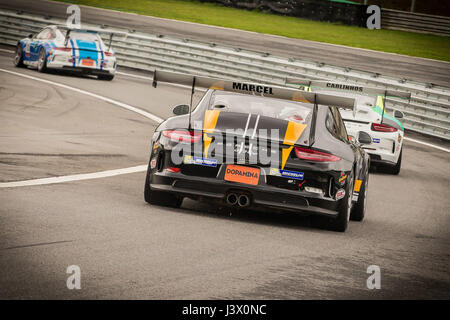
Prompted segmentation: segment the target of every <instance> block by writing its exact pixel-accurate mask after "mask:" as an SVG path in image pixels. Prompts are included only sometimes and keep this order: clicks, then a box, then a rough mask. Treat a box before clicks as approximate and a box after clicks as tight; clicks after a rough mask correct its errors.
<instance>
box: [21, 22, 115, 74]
mask: <svg viewBox="0 0 450 320" xmlns="http://www.w3.org/2000/svg"><path fill="white" fill-rule="evenodd" d="M101 33H105V34H108V35H109V36H110V41H109V45H108V46H106V45H105V44H104V43H103V40H102V38H101V37H100V34H101ZM114 34H116V33H114V32H108V31H105V30H91V29H70V28H66V27H64V26H56V25H51V26H47V27H45V28H43V29H42V30H41V31H39V32H38V33H37V34H34V35H33V34H30V35H29V36H28V37H27V38H25V39H22V40H20V41H18V43H17V47H16V55H15V57H14V64H15V65H16V66H17V67H24V66H30V67H34V68H37V69H38V71H40V72H44V71H45V70H46V69H62V70H68V71H76V72H82V73H86V74H93V75H97V76H98V78H99V79H104V80H112V79H113V78H114V74H115V72H116V68H117V62H116V57H115V54H114V51H113V50H112V49H111V40H112V36H113V35H114Z"/></svg>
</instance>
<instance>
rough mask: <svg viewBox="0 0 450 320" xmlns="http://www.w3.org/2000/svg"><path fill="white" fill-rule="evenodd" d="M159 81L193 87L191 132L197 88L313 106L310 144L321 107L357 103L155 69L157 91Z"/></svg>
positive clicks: (312, 140) (336, 97)
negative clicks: (193, 103)
mask: <svg viewBox="0 0 450 320" xmlns="http://www.w3.org/2000/svg"><path fill="white" fill-rule="evenodd" d="M158 82H165V83H174V84H179V85H185V86H188V87H191V102H190V105H189V129H191V112H192V97H193V94H194V91H195V88H196V87H201V88H206V89H213V90H223V91H229V92H236V93H241V94H248V95H257V96H263V97H268V98H277V99H284V100H290V101H298V102H305V103H310V104H314V108H313V115H312V119H313V120H312V122H311V124H312V128H311V130H310V144H311V145H312V143H313V142H314V134H315V121H316V117H317V108H318V105H325V106H336V107H341V108H344V109H354V108H355V103H356V100H355V99H354V98H348V97H341V96H337V95H330V94H322V93H312V92H305V91H300V90H297V89H291V88H286V87H279V86H273V85H266V84H258V83H250V82H246V81H241V80H222V79H215V78H209V77H204V76H196V75H189V74H183V73H175V72H167V71H158V70H155V71H154V73H153V87H154V88H156V87H157V85H158Z"/></svg>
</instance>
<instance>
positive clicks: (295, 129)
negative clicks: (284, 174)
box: [281, 121, 306, 169]
mask: <svg viewBox="0 0 450 320" xmlns="http://www.w3.org/2000/svg"><path fill="white" fill-rule="evenodd" d="M305 128H306V124H303V123H297V122H293V121H289V123H288V126H287V129H286V133H285V135H284V141H283V144H288V145H290V146H291V147H290V148H287V149H283V151H282V152H283V153H282V158H281V169H284V166H285V165H286V161H287V159H288V157H289V155H290V154H291V151H292V149H293V146H294V144H295V143H296V142H297V140H298V139H299V138H300V136H301V135H302V133H303V130H305Z"/></svg>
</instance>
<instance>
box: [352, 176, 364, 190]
mask: <svg viewBox="0 0 450 320" xmlns="http://www.w3.org/2000/svg"><path fill="white" fill-rule="evenodd" d="M361 184H362V180H358V179H357V180H355V187H354V188H353V191H356V192H359V190H360V189H361Z"/></svg>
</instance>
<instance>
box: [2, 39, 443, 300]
mask: <svg viewBox="0 0 450 320" xmlns="http://www.w3.org/2000/svg"><path fill="white" fill-rule="evenodd" d="M9 50H11V48H7V47H3V49H2V50H1V52H0V101H1V102H0V104H1V108H0V136H1V139H0V186H1V185H4V184H5V183H7V182H11V181H24V180H29V179H39V178H49V177H56V176H68V175H76V174H84V173H93V174H92V175H91V176H89V177H90V178H92V179H88V180H80V177H79V176H75V177H72V178H70V177H69V178H68V180H71V181H66V182H64V183H54V184H38V185H34V186H30V185H23V184H21V183H19V186H15V187H9V188H0V203H1V207H0V298H1V299H15V298H19V299H30V298H44V299H47V298H57V299H60V298H63V299H80V298H83V299H85V298H94V299H99V298H106V299H107V298H113V299H314V298H318V299H324V298H326V299H328V298H337V299H345V298H355V299H381V298H383V299H391V298H398V299H412V298H414V299H422V298H425V299H428V298H437V299H449V298H450V275H449V273H448V265H449V262H450V233H449V227H450V217H449V210H448V209H449V207H450V199H449V197H448V191H449V187H450V179H449V176H448V172H449V171H450V163H449V161H448V159H449V153H448V152H447V151H445V150H440V149H436V148H433V147H430V146H427V145H424V144H419V143H416V142H412V141H405V144H404V153H403V164H402V170H401V172H400V175H398V176H392V175H389V174H383V173H380V172H372V173H371V174H370V182H369V192H368V209H367V212H366V218H365V220H364V221H363V222H350V225H349V228H348V230H347V232H345V233H338V232H331V231H327V230H321V229H317V228H313V227H312V226H311V225H310V222H309V219H308V218H301V217H299V216H297V215H295V214H272V213H260V212H251V211H245V212H239V213H236V214H233V215H231V216H230V214H229V211H227V210H221V209H217V208H216V207H211V206H210V205H208V204H205V203H199V202H195V201H192V200H189V199H185V200H184V202H183V205H182V207H181V208H180V209H172V208H165V207H158V206H151V205H149V204H147V203H146V202H145V201H144V197H143V187H144V180H145V169H146V165H147V162H148V157H149V152H150V140H151V136H152V133H153V130H154V128H155V126H156V125H157V122H156V121H155V120H158V118H161V119H165V118H167V117H169V116H171V115H172V113H171V112H172V107H173V106H174V105H177V104H181V103H186V102H188V99H189V89H187V88H181V87H179V86H169V85H164V84H161V85H158V88H157V89H153V88H151V78H146V77H142V74H140V75H139V76H138V77H136V76H133V75H130V74H124V73H130V72H131V71H129V70H120V69H119V71H121V72H119V73H118V74H117V75H116V77H115V79H114V80H113V81H112V82H109V81H99V80H97V79H95V78H90V77H79V76H73V75H68V74H62V73H50V74H41V73H37V72H36V71H34V70H29V69H19V68H14V67H13V64H12V58H13V54H12V53H11V52H9ZM24 76H28V77H24ZM147 76H148V75H147ZM42 79H43V80H47V82H42V81H40V80H42ZM58 84H59V86H58ZM61 84H62V85H65V86H67V87H62V86H60V85H61ZM70 88H76V89H80V90H78V91H73V90H71V89H70ZM89 93H91V95H89ZM92 94H96V95H98V96H93V95H92ZM200 95H201V93H198V94H196V96H195V98H196V100H198V99H199V97H200ZM99 96H101V97H99ZM102 97H103V98H109V99H112V100H110V101H105V99H103V100H102V99H101V98H102ZM115 102H120V103H122V105H118V104H116V103H115ZM123 104H127V106H132V107H135V108H138V109H139V110H143V111H146V112H148V114H147V113H145V112H141V113H136V112H133V111H132V110H129V109H130V108H128V109H127V108H124V105H123ZM150 114H151V115H150ZM149 115H150V116H149ZM149 117H150V118H149ZM152 117H153V118H152ZM406 136H407V137H410V138H415V139H418V140H424V141H425V140H426V138H425V137H421V136H418V135H414V134H412V133H409V132H408V133H407V135H406ZM426 141H427V142H429V143H431V144H438V145H439V146H441V147H444V148H446V149H448V148H449V145H448V144H445V143H442V142H441V141H433V140H426ZM124 168H131V169H125V170H117V171H113V172H109V173H107V174H104V173H101V172H104V171H106V170H116V169H124ZM99 172H100V173H99ZM113 174H119V175H113ZM108 175H112V176H108ZM25 184H26V183H25ZM71 265H76V266H79V267H80V270H81V289H79V290H69V289H68V288H67V286H66V281H67V278H68V276H69V275H68V274H67V273H66V270H67V268H68V266H71ZM371 265H377V266H379V267H380V270H381V289H374V290H369V289H368V288H367V286H366V280H367V278H368V277H369V275H370V274H368V273H367V268H368V267H369V266H371Z"/></svg>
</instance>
